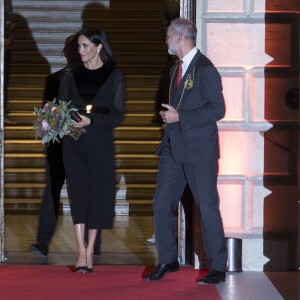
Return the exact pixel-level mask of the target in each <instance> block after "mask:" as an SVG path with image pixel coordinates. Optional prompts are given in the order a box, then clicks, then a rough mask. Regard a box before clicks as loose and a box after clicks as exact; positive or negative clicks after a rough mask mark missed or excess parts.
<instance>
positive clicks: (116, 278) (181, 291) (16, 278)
mask: <svg viewBox="0 0 300 300" xmlns="http://www.w3.org/2000/svg"><path fill="white" fill-rule="evenodd" d="M148 271H149V268H145V267H141V266H95V267H94V271H93V273H90V274H84V275H82V274H78V273H75V272H73V271H72V270H71V268H69V267H67V266H57V265H0V298H1V299H2V300H7V299H8V300H18V299H20V300H21V299H22V300H26V299H33V300H35V299H43V300H47V299H51V300H52V299H55V300H60V299H64V300H69V299H72V300H76V299H81V300H85V299H88V300H90V299H91V300H93V299H101V300H103V299H104V300H105V299H110V300H111V299H118V300H119V299H130V300H135V299H138V300H143V299H145V300H147V299H152V300H155V299H172V300H177V299H178V300H179V299H180V300H182V299H188V300H193V299H197V300H199V299H207V300H216V299H220V297H219V294H218V292H217V290H216V288H215V287H214V286H204V285H198V284H196V283H195V280H196V279H197V278H198V277H199V272H198V271H197V270H194V269H193V268H192V267H182V268H181V270H180V271H179V272H176V273H170V274H167V275H166V277H165V278H164V279H163V280H161V281H158V282H147V281H145V280H142V276H143V274H144V273H145V272H148ZM200 275H201V276H203V275H204V273H201V274H200Z"/></svg>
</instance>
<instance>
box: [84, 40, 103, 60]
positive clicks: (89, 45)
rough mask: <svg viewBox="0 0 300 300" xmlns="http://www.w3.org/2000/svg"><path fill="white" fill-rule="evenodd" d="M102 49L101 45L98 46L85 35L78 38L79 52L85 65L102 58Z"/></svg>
mask: <svg viewBox="0 0 300 300" xmlns="http://www.w3.org/2000/svg"><path fill="white" fill-rule="evenodd" d="M101 48H102V45H101V44H99V45H98V46H96V45H95V44H94V43H93V42H91V41H90V40H89V39H88V38H87V37H86V36H84V35H80V36H79V38H78V52H79V55H80V58H81V61H82V62H83V63H89V62H96V61H97V59H99V58H100V56H99V52H100V50H101Z"/></svg>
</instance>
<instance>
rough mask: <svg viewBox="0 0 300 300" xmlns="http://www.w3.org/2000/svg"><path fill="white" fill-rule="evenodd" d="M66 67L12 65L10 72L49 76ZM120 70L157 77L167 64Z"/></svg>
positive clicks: (36, 64)
mask: <svg viewBox="0 0 300 300" xmlns="http://www.w3.org/2000/svg"><path fill="white" fill-rule="evenodd" d="M65 65H66V61H61V62H57V63H53V64H52V65H51V66H50V65H49V64H48V63H45V61H44V63H23V62H20V63H12V64H11V66H10V72H11V73H12V74H44V75H49V74H50V73H54V72H56V71H58V70H60V69H62V68H63V67H64V66H65ZM117 67H118V68H120V69H121V70H122V71H123V72H124V74H125V76H126V75H145V74H148V75H157V74H162V73H163V71H164V69H165V68H166V67H165V64H157V63H155V64H152V65H143V64H138V63H137V64H126V63H123V64H120V63H118V65H117Z"/></svg>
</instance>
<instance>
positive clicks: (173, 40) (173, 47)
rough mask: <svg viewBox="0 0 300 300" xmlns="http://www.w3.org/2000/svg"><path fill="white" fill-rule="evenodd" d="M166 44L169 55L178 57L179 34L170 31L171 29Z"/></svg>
mask: <svg viewBox="0 0 300 300" xmlns="http://www.w3.org/2000/svg"><path fill="white" fill-rule="evenodd" d="M166 44H167V45H168V53H169V54H170V55H176V54H177V52H178V34H175V33H174V32H173V31H172V30H170V27H169V28H168V31H167V38H166Z"/></svg>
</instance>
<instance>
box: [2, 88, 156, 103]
mask: <svg viewBox="0 0 300 300" xmlns="http://www.w3.org/2000/svg"><path fill="white" fill-rule="evenodd" d="M157 89H158V88H157V87H138V88H126V99H128V100H137V99H141V98H143V99H147V100H153V99H155V97H156V93H157ZM43 92H44V87H43V86H40V87H27V86H26V87H8V88H7V97H8V99H37V100H39V99H40V100H41V101H42V99H43Z"/></svg>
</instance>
